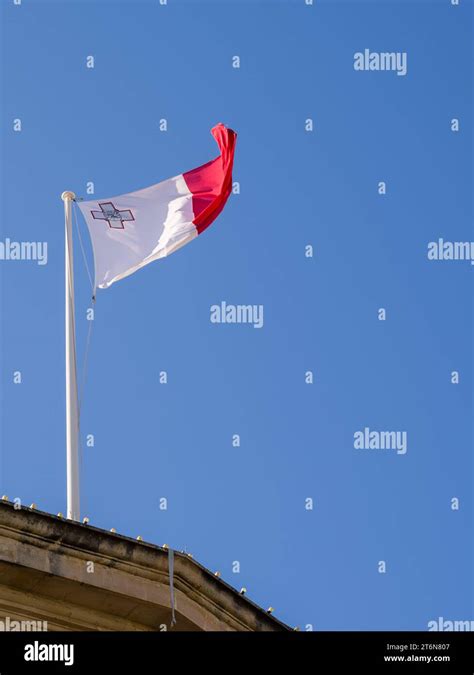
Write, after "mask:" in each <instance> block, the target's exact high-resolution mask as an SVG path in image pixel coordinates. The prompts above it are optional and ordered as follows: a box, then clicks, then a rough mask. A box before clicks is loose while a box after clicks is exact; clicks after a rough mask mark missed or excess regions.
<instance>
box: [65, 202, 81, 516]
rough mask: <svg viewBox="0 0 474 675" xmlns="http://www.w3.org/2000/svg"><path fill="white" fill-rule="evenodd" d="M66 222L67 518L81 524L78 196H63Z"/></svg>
mask: <svg viewBox="0 0 474 675" xmlns="http://www.w3.org/2000/svg"><path fill="white" fill-rule="evenodd" d="M61 199H62V200H63V202H64V220H65V244H66V245H65V272H66V276H65V281H66V297H65V300H66V326H65V327H66V452H67V517H68V518H69V519H71V520H79V442H78V440H79V439H78V430H79V423H78V422H79V415H78V405H77V377H76V330H75V321H74V268H73V257H72V222H71V221H72V218H71V213H72V202H73V200H74V199H76V195H75V194H74V192H63V193H62V195H61Z"/></svg>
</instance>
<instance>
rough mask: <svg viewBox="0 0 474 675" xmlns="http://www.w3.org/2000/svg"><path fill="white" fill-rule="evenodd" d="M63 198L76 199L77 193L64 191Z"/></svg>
mask: <svg viewBox="0 0 474 675" xmlns="http://www.w3.org/2000/svg"><path fill="white" fill-rule="evenodd" d="M61 199H62V200H63V202H65V201H66V199H72V201H74V200H75V199H76V195H75V194H74V192H71V191H70V190H66V191H65V192H63V193H62V195H61Z"/></svg>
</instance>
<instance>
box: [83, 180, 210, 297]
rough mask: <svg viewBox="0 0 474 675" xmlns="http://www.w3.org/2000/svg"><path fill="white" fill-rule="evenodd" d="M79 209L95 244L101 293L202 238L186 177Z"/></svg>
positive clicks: (84, 203) (95, 261) (85, 204)
mask: <svg viewBox="0 0 474 675" xmlns="http://www.w3.org/2000/svg"><path fill="white" fill-rule="evenodd" d="M78 206H79V208H80V209H81V211H82V214H83V215H84V218H85V219H86V223H87V227H88V228H89V233H90V236H91V239H92V245H93V249H94V264H95V283H96V285H97V286H98V287H99V288H108V287H109V286H110V285H111V284H113V283H114V282H115V281H118V280H119V279H123V278H124V277H127V276H128V275H129V274H132V273H133V272H135V271H136V270H138V269H140V268H141V267H143V266H144V265H148V263H150V262H152V261H153V260H157V259H158V258H164V257H165V256H167V255H169V254H170V253H173V251H176V250H177V249H178V248H180V247H181V246H184V245H185V244H187V243H188V242H189V241H191V240H192V239H194V238H195V237H196V236H197V234H198V232H197V229H196V226H195V225H194V224H193V220H194V213H193V203H192V193H191V192H190V190H189V189H188V186H187V185H186V181H185V180H184V178H183V176H182V175H179V176H176V177H174V178H170V179H168V180H165V181H162V182H161V183H157V184H156V185H152V186H151V187H148V188H145V189H143V190H137V191H136V192H130V193H129V194H125V195H120V196H118V197H109V198H107V199H101V200H100V201H87V202H79V204H78ZM94 214H95V215H94ZM107 216H109V218H108V220H107V219H106V218H107ZM132 218H133V219H132Z"/></svg>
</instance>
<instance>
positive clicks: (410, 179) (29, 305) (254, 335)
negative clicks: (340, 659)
mask: <svg viewBox="0 0 474 675" xmlns="http://www.w3.org/2000/svg"><path fill="white" fill-rule="evenodd" d="M366 48H367V49H370V50H371V51H373V52H392V51H393V52H406V54H407V63H408V70H407V74H406V75H405V76H398V75H397V73H396V72H392V71H385V72H381V71H374V72H359V71H356V70H354V67H353V64H354V53H356V52H359V51H363V50H364V49H366ZM1 50H2V51H1V63H2V67H1V76H2V100H3V105H2V109H1V114H2V124H1V129H2V131H1V143H2V165H1V180H0V189H1V219H0V228H1V232H0V239H1V240H2V241H5V239H6V238H7V237H9V238H10V239H12V240H16V241H41V242H42V241H47V243H48V264H47V265H44V266H40V265H37V264H36V263H35V262H34V261H18V262H13V261H0V275H1V276H0V279H1V316H2V322H1V351H0V355H1V387H2V391H1V396H2V399H1V454H0V492H1V493H2V494H3V493H6V494H7V495H8V496H9V497H10V499H13V498H14V497H20V498H21V499H22V501H23V502H24V503H28V504H29V503H30V502H32V501H34V502H36V503H37V505H38V508H40V509H42V510H45V511H50V512H53V513H56V512H58V511H65V423H64V325H63V324H64V297H63V296H64V250H63V249H64V239H63V237H64V231H63V227H64V226H63V205H62V202H61V200H60V194H61V192H62V191H63V190H66V189H68V190H74V191H75V192H76V193H77V194H78V195H81V196H83V197H85V198H88V196H87V194H86V184H87V182H88V181H93V182H94V185H95V195H94V196H95V197H96V198H98V199H100V198H101V197H108V196H111V195H118V194H121V193H125V192H130V191H133V190H136V189H139V188H142V187H146V186H147V185H151V184H153V183H156V182H158V181H160V180H163V179H166V178H169V177H171V176H174V175H176V174H179V173H182V172H183V171H187V170H189V169H192V168H194V167H196V166H198V165H200V164H202V163H204V162H205V161H208V160H209V159H211V158H213V157H214V156H215V155H216V154H217V153H216V148H215V145H214V141H213V139H212V137H211V136H210V134H209V130H210V128H211V127H212V126H213V125H214V124H215V123H217V122H220V121H221V122H224V123H225V124H227V125H229V126H231V127H232V128H234V129H235V130H236V131H237V133H238V142H237V151H236V161H235V169H234V180H235V181H238V182H239V183H240V194H235V195H232V196H231V198H230V200H229V203H228V204H227V206H226V209H225V210H224V212H223V213H222V215H221V216H220V217H219V219H218V220H217V221H216V222H215V223H214V224H213V225H212V226H211V228H209V229H208V230H207V231H206V232H205V233H204V234H203V235H202V236H201V237H199V239H198V240H196V241H194V242H192V243H191V244H190V245H189V246H186V247H185V248H183V249H182V250H180V251H178V252H177V253H175V254H173V255H172V256H170V257H169V258H168V259H165V260H163V261H160V262H156V263H153V264H152V265H149V266H148V267H146V268H144V269H143V270H140V271H139V272H137V273H136V274H134V275H133V276H131V277H129V278H127V279H125V280H123V281H120V282H118V283H116V284H115V285H114V286H112V288H110V289H107V290H105V291H100V290H99V291H98V300H97V307H96V319H95V322H94V330H93V336H92V346H91V351H90V358H89V371H88V379H87V386H86V391H85V397H84V403H83V409H82V434H81V436H82V441H83V450H82V476H81V481H82V509H81V510H82V514H83V515H88V516H89V518H90V520H91V523H92V524H94V525H97V526H98V527H103V528H107V529H109V528H111V527H115V528H116V529H117V531H118V532H120V533H123V534H126V535H129V536H136V535H138V534H140V535H141V536H142V537H143V538H144V539H145V540H148V541H151V542H153V543H157V544H162V543H165V542H166V543H167V544H169V545H170V546H172V547H174V548H176V549H178V550H183V549H186V550H187V551H190V552H191V553H193V555H194V557H195V558H196V559H198V560H199V561H200V562H202V563H203V564H204V565H206V566H207V567H209V568H211V569H213V570H220V571H221V572H222V576H223V578H224V579H225V580H226V581H228V582H229V583H231V584H232V585H234V586H236V587H238V588H240V586H246V587H247V589H248V595H249V597H251V598H252V599H253V600H255V601H256V602H257V603H259V604H261V605H263V606H264V607H268V606H269V605H272V606H274V607H275V614H276V616H278V617H279V618H281V619H282V620H283V621H286V622H288V623H289V624H291V625H299V626H301V627H302V628H303V629H304V628H305V627H306V626H309V625H310V626H312V627H313V628H314V630H329V629H335V630H341V629H342V630H350V629H355V630H363V629H370V630H382V629H386V630H392V629H394V630H400V629H407V630H411V629H415V630H417V629H420V630H423V629H426V627H427V623H428V621H430V620H433V619H437V618H438V617H440V616H442V617H444V618H446V619H452V620H454V619H457V620H468V619H472V618H474V616H473V594H472V583H473V580H472V563H473V560H472V557H473V551H472V478H473V473H472V440H473V439H472V374H473V373H472V281H471V279H472V274H473V272H474V270H473V268H472V266H471V265H470V262H469V261H466V260H464V261H462V260H457V261H432V260H428V259H427V246H428V243H429V242H430V241H437V240H438V238H439V237H442V238H444V239H445V240H449V241H471V239H472V238H473V237H472V217H473V207H472V199H471V190H472V178H473V176H472V158H471V147H472V132H471V124H472V112H473V111H472V93H471V82H472V5H471V3H469V2H467V1H466V0H461V4H460V6H458V7H456V6H452V5H451V4H450V1H449V0H439V1H436V2H435V1H432V2H430V1H424V2H410V3H407V2H377V3H375V2H357V1H354V2H347V3H343V2H324V1H322V0H321V1H320V2H316V3H315V5H313V6H307V5H305V2H304V0H301V1H300V0H294V1H293V2H292V1H288V2H286V1H284V0H281V1H279V2H277V1H275V2H270V1H267V2H257V1H255V2H253V1H252V2H248V1H247V2H244V1H240V2H205V1H201V0H199V1H198V0H196V1H193V2H189V1H188V2H180V1H179V0H169V1H168V4H167V5H166V6H161V5H160V4H159V2H158V1H151V0H149V1H140V0H136V1H134V2H125V1H124V2H114V1H110V2H109V1H105V0H102V1H99V0H95V1H92V0H90V1H86V2H74V1H71V2H63V3H60V2H46V1H43V0H36V1H35V2H29V1H28V0H23V2H22V4H21V5H20V6H15V5H14V3H13V2H12V1H10V0H8V1H7V0H3V2H2V47H1ZM90 55H92V56H94V65H95V67H94V68H93V69H88V68H86V59H87V57H88V56H90ZM235 55H238V56H240V59H241V67H240V68H239V69H235V68H232V57H233V56H235ZM162 118H166V120H167V122H168V131H166V132H160V130H159V120H160V119H162ZM308 118H312V119H313V121H314V130H313V131H312V132H307V131H305V120H307V119H308ZM453 118H458V119H459V120H460V130H459V131H458V132H453V131H452V130H451V120H452V119H453ZM14 119H21V123H22V129H21V132H18V131H14V130H13V120H14ZM380 181H385V182H386V194H385V195H381V194H379V191H378V185H379V182H380ZM89 198H91V197H89ZM78 218H79V221H80V227H81V228H82V236H83V238H84V240H85V244H86V253H87V256H88V259H89V264H91V261H92V252H91V248H90V244H89V241H88V235H87V231H86V228H85V224H84V222H83V221H82V218H81V216H80V214H78ZM75 244H76V259H75V264H76V274H75V281H76V312H77V333H78V349H79V354H78V358H79V364H80V365H81V364H82V358H83V352H84V345H85V339H86V331H87V328H88V322H87V321H86V310H87V308H88V307H89V306H90V299H89V298H90V287H89V282H88V279H87V273H86V271H85V268H84V265H83V261H82V258H81V253H80V248H79V245H78V242H77V240H76V242H75ZM307 245H312V246H313V247H314V256H313V258H307V257H305V247H306V246H307ZM221 301H226V302H227V303H234V304H262V305H263V306H264V326H263V328H262V329H254V328H253V327H252V326H250V325H245V324H243V325H216V324H212V323H211V322H210V320H209V317H210V307H211V305H213V304H215V303H220V302H221ZM380 308H384V309H385V310H386V320H385V321H380V320H379V319H378V311H379V309H380ZM309 370H311V371H313V373H314V382H313V384H306V383H305V373H306V372H307V371H309ZM16 371H21V375H22V382H21V384H14V382H13V373H14V372H16ZM160 371H166V372H167V374H168V384H166V385H163V384H160V383H159V373H160ZM453 371H458V372H459V383H458V384H452V383H451V373H452V372H453ZM365 427H368V428H370V429H371V430H399V431H400V432H406V434H407V439H408V443H407V452H406V453H405V454H397V452H396V451H395V450H361V449H356V448H354V433H355V432H356V431H358V430H362V429H364V428H365ZM87 434H93V435H94V438H95V445H94V447H86V446H85V443H84V441H85V437H86V435H87ZM234 434H239V435H240V437H241V445H240V447H239V448H235V447H233V445H232V437H233V435H234ZM162 497H165V498H166V499H167V500H168V509H167V510H166V511H163V510H160V508H159V504H160V499H161V498H162ZM454 497H456V498H458V499H459V505H460V507H459V509H458V510H453V509H452V508H451V500H452V498H454ZM307 498H312V499H313V500H314V508H313V510H307V509H306V508H305V500H306V499H307ZM233 561H239V562H240V570H241V571H240V573H239V574H234V573H233V572H232V563H233ZM379 561H385V563H386V572H385V573H380V572H379Z"/></svg>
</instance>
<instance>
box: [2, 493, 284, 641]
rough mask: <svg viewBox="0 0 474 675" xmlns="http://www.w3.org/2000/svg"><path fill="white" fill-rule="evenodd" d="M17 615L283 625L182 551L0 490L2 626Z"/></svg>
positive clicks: (71, 621) (63, 622)
mask: <svg viewBox="0 0 474 675" xmlns="http://www.w3.org/2000/svg"><path fill="white" fill-rule="evenodd" d="M173 617H174V619H175V623H173ZM22 621H23V622H29V623H24V624H23V627H27V629H28V628H30V629H31V627H32V623H31V622H47V630H50V631H55V630H89V631H98V630H99V631H101V630H102V631H104V630H105V631H160V630H173V631H287V630H289V628H288V626H286V625H285V624H283V623H282V622H280V621H278V619H276V618H275V617H274V616H272V614H270V613H268V612H267V611H265V610H263V609H262V608H260V607H258V606H257V605H256V604H255V603H253V602H251V601H250V600H248V599H247V598H246V597H245V596H244V595H242V594H240V593H239V592H238V591H237V590H236V589H234V588H232V587H231V586H230V585H229V584H227V583H225V582H224V581H222V580H221V579H220V578H219V577H218V576H216V575H215V574H213V573H212V572H211V571H209V570H207V569H206V568H204V567H203V566H202V565H200V564H199V563H197V562H196V561H195V560H193V558H191V557H190V556H189V555H188V554H186V553H179V552H177V551H170V550H169V549H167V548H164V547H160V546H155V545H152V544H149V543H146V542H144V541H137V540H136V539H131V538H129V537H124V536H122V535H119V534H116V533H114V532H108V531H105V530H101V529H98V528H96V527H92V526H90V525H86V524H81V523H76V522H73V521H69V520H65V519H63V518H61V517H58V516H53V515H51V514H48V513H43V512H40V511H37V510H35V509H30V508H25V507H21V508H17V507H16V506H15V505H14V504H12V503H11V502H8V501H6V500H3V501H0V628H3V630H15V626H18V625H20V626H22V624H21V623H20V624H18V623H16V624H15V623H14V622H22ZM5 622H7V623H8V625H6V624H5ZM43 626H45V624H43V623H41V624H39V623H38V624H37V625H36V627H40V628H41V627H43ZM34 627H35V626H33V628H34Z"/></svg>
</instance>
